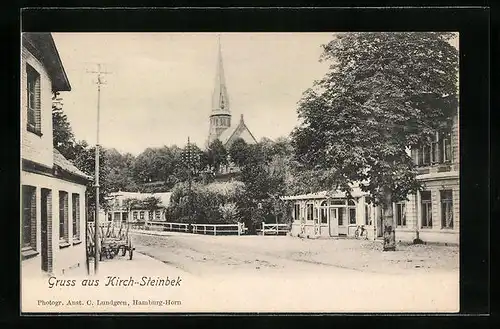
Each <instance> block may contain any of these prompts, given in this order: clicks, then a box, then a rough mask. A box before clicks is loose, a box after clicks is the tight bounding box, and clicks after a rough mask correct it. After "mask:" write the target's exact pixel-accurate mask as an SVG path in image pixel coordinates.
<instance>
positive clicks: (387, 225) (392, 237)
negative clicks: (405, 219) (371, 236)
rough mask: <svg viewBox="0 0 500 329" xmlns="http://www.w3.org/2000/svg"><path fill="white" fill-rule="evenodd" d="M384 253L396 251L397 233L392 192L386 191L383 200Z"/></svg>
mask: <svg viewBox="0 0 500 329" xmlns="http://www.w3.org/2000/svg"><path fill="white" fill-rule="evenodd" d="M383 201H384V202H383V204H382V206H383V211H384V214H383V215H384V218H383V227H384V249H383V250H384V251H395V250H396V231H395V230H394V226H395V225H394V214H393V211H392V191H391V190H390V189H388V188H386V189H384V200H383Z"/></svg>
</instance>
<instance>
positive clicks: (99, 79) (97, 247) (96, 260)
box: [88, 64, 110, 275]
mask: <svg viewBox="0 0 500 329" xmlns="http://www.w3.org/2000/svg"><path fill="white" fill-rule="evenodd" d="M88 73H93V74H97V80H96V82H95V83H96V85H97V134H96V144H95V186H94V187H95V218H94V225H95V230H94V246H95V247H94V275H96V274H97V272H98V269H99V257H100V249H101V248H100V240H99V149H100V145H99V122H100V110H101V85H103V84H106V82H105V81H104V80H103V79H102V75H103V74H110V72H103V71H102V70H101V64H97V71H88Z"/></svg>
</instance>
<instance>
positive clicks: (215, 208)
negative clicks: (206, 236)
mask: <svg viewBox="0 0 500 329" xmlns="http://www.w3.org/2000/svg"><path fill="white" fill-rule="evenodd" d="M245 191H246V190H245V184H244V183H242V182H239V181H233V182H222V183H211V184H208V185H202V184H199V183H193V184H192V186H191V193H189V186H188V184H186V183H180V184H177V185H176V186H175V187H174V189H173V191H172V198H171V204H170V207H169V209H168V214H169V216H171V217H170V218H172V220H173V221H175V222H189V219H190V218H193V222H195V223H199V224H226V223H227V224H229V223H236V222H238V221H242V215H241V207H242V206H243V205H244V204H245V202H244V198H245Z"/></svg>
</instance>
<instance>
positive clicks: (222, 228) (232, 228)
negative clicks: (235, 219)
mask: <svg viewBox="0 0 500 329" xmlns="http://www.w3.org/2000/svg"><path fill="white" fill-rule="evenodd" d="M132 228H134V229H143V230H151V231H170V232H186V233H194V234H210V235H243V234H245V233H246V231H247V228H246V227H245V225H244V224H243V223H237V224H192V225H191V227H190V225H189V224H188V223H170V222H144V223H136V224H134V225H133V226H132Z"/></svg>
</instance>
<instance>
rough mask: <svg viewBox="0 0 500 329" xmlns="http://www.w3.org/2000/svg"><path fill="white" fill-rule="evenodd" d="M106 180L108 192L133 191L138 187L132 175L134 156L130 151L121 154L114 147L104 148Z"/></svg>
mask: <svg viewBox="0 0 500 329" xmlns="http://www.w3.org/2000/svg"><path fill="white" fill-rule="evenodd" d="M106 159H107V161H106V167H105V170H106V171H107V182H108V188H109V191H110V192H117V191H135V190H138V189H139V187H138V185H137V184H136V183H135V181H134V179H133V175H132V168H133V163H134V160H135V158H134V156H133V155H132V154H130V153H126V154H121V153H120V152H118V151H117V150H116V149H114V148H112V149H107V150H106Z"/></svg>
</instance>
